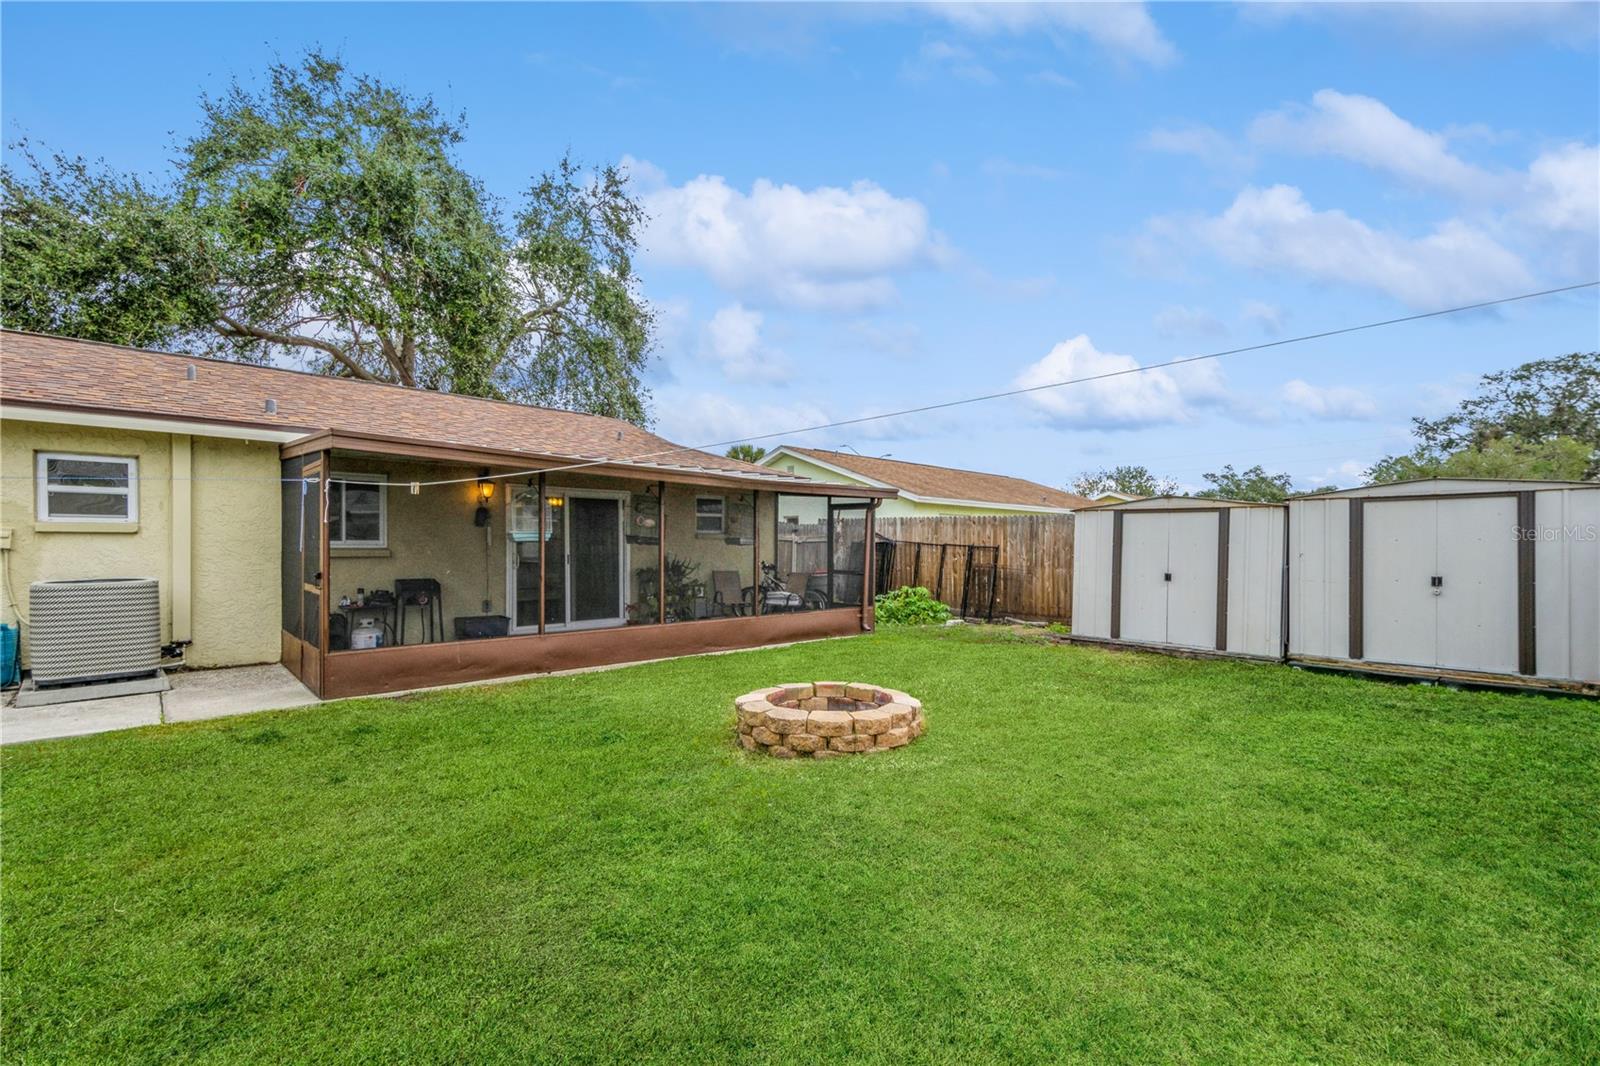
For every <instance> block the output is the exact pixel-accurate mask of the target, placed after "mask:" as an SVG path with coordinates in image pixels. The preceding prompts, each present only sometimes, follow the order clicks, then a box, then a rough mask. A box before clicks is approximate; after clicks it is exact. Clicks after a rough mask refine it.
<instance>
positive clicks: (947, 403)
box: [8, 280, 1600, 488]
mask: <svg viewBox="0 0 1600 1066" xmlns="http://www.w3.org/2000/svg"><path fill="white" fill-rule="evenodd" d="M1597 286H1600V280H1597V281H1584V282H1579V283H1578V284H1576V285H1562V286H1559V287H1557V288H1553V289H1541V290H1539V291H1538V292H1525V293H1519V294H1518V295H1516V296H1502V297H1499V298H1498V299H1494V300H1480V301H1478V302H1477V303H1470V304H1459V305H1457V306H1455V307H1445V308H1441V309H1439V310H1437V311H1421V312H1418V313H1416V314H1411V315H1401V316H1399V317H1397V318H1385V319H1380V320H1378V321H1375V322H1363V323H1361V324H1360V325H1355V326H1341V327H1339V328H1337V329H1326V330H1321V331H1319V332H1317V333H1303V334H1300V335H1299V336H1295V337H1283V338H1280V339H1278V340H1274V341H1263V342H1262V343H1260V344H1247V345H1243V346H1241V347H1238V348H1225V349H1223V350H1221V351H1215V352H1204V353H1202V354H1200V355H1186V356H1180V357H1179V358H1176V359H1168V360H1167V361H1166V362H1163V363H1148V364H1146V365H1143V366H1132V367H1126V368H1124V369H1121V370H1108V371H1105V372H1104V373H1100V374H1086V375H1084V376H1083V377H1076V378H1067V379H1065V380H1062V381H1047V382H1045V383H1043V384H1040V385H1027V386H1022V387H1019V388H1015V389H1004V390H1002V391H999V392H987V393H982V394H979V395H976V396H965V397H962V398H960V399H955V400H942V401H940V402H938V403H929V404H923V405H921V406H919V407H906V408H902V409H901V410H898V411H883V412H879V413H877V414H871V415H860V416H857V417H855V418H844V419H840V420H838V421H836V422H824V423H822V424H820V425H815V426H803V427H800V428H797V429H785V430H778V431H776V432H772V433H757V434H752V435H750V436H747V437H733V438H730V439H728V440H722V441H714V442H711V443H708V444H700V445H694V446H689V445H674V446H673V447H671V448H664V449H661V450H659V451H653V452H643V453H641V454H638V455H632V456H627V457H624V458H616V457H611V458H604V459H588V460H584V461H582V462H576V463H567V464H564V465H561V466H545V467H534V468H531V469H528V470H516V471H512V472H510V473H503V474H491V475H489V477H488V478H478V477H458V478H442V479H438V480H432V481H390V482H387V484H388V485H391V486H410V487H412V488H421V487H428V488H436V487H441V486H446V485H465V484H469V483H474V482H478V481H484V480H488V481H510V480H512V479H516V478H524V477H531V476H533V475H536V474H555V473H563V472H566V471H572V470H585V469H589V468H591V467H596V466H615V465H618V464H623V465H625V464H628V463H637V462H642V461H644V460H646V459H659V458H663V457H665V456H671V455H681V454H684V453H688V452H708V451H712V450H714V449H718V448H729V447H732V446H733V445H735V444H749V443H752V442H754V441H762V440H772V439H774V438H777V437H794V436H799V435H800V434H802V433H816V432H820V431H821V430H825V429H840V428H842V427H845V426H858V425H863V424H865V423H867V422H877V421H881V420H883V419H886V418H903V417H904V416H906V415H917V414H927V413H928V412H930V411H945V410H949V409H950V408H952V407H964V406H966V405H968V404H975V403H986V402H988V401H990V400H1003V399H1007V398H1010V397H1013V396H1026V395H1030V394H1032V393H1038V392H1045V391H1047V390H1049V389H1060V388H1065V387H1066V386H1068V385H1084V384H1087V383H1089V382H1093V381H1105V380H1107V379H1110V378H1118V377H1125V376H1127V375H1130V374H1143V373H1146V372H1148V371H1151V370H1164V369H1166V368H1168V367H1174V366H1184V365H1187V364H1189V363H1199V362H1203V361H1206V360H1210V359H1221V358H1224V357H1226V356H1230V355H1243V354H1245V353H1247V352H1260V351H1265V350H1267V349H1269V348H1282V347H1286V346H1288V345H1291V344H1303V343H1305V342H1306V341H1314V340H1323V339H1326V338H1328V337H1341V336H1345V335H1347V334H1351V333H1361V332H1364V331H1366V330H1373V329H1382V328H1384V327H1386V326H1397V325H1401V324H1403V323H1406V322H1420V321H1423V320H1425V319H1430V318H1441V317H1443V316H1445V315H1456V314H1461V313H1463V312H1466V311H1480V310H1483V309H1484V308H1486V307H1498V306H1501V305H1503V304H1510V303H1518V302H1520V301H1523V300H1534V299H1538V298H1539V297H1542V296H1555V295H1557V294H1559V293H1564V292H1576V291H1578V290H1580V289H1592V288H1595V287H1597ZM680 469H682V470H684V471H695V470H698V471H703V472H707V473H716V472H717V471H716V470H715V469H714V468H707V467H704V466H697V465H694V464H684V465H683V466H682V467H681V468H680ZM723 473H726V471H723ZM8 476H10V477H19V476H23V475H8ZM30 480H31V478H30ZM141 480H142V479H141ZM159 480H163V481H164V480H167V479H166V478H161V479H159ZM187 480H195V481H199V480H206V479H202V478H190V479H187ZM213 480H219V481H266V480H276V481H282V482H295V481H301V480H315V479H302V478H275V479H267V478H217V479H213ZM344 480H345V479H340V478H330V481H339V482H344ZM350 483H352V484H362V485H367V484H375V483H374V482H365V481H362V482H354V481H352V482H350ZM777 484H782V482H781V481H779V482H777Z"/></svg>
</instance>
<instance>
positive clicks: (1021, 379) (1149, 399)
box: [1016, 333, 1226, 429]
mask: <svg viewBox="0 0 1600 1066" xmlns="http://www.w3.org/2000/svg"><path fill="white" fill-rule="evenodd" d="M1138 368H1139V361H1138V360H1137V359H1134V358H1133V357H1132V356H1128V355H1117V354H1115V353H1113V352H1102V351H1100V350H1099V349H1097V348H1096V347H1095V346H1094V344H1093V342H1091V341H1090V340H1089V338H1088V337H1087V336H1085V335H1084V334H1081V333H1080V334H1079V335H1078V336H1076V337H1074V338H1072V339H1071V340H1068V341H1062V342H1061V343H1060V344H1057V345H1056V346H1055V347H1054V348H1052V349H1050V352H1049V354H1048V355H1046V356H1045V357H1044V358H1043V359H1040V360H1039V361H1038V362H1036V363H1033V364H1032V365H1030V366H1028V367H1027V368H1026V369H1025V370H1023V372H1022V373H1021V374H1020V375H1018V377H1017V380H1016V387H1017V388H1035V387H1038V386H1040V385H1048V384H1053V383H1055V382H1061V381H1079V382H1080V383H1079V384H1074V385H1062V386H1060V387H1058V388H1047V389H1041V390H1040V391H1038V392H1033V393H1029V394H1028V395H1027V399H1028V401H1029V402H1030V403H1032V404H1033V406H1034V407H1036V408H1037V409H1038V410H1040V411H1041V412H1043V413H1044V414H1045V415H1046V416H1047V417H1049V418H1050V419H1051V420H1052V421H1056V422H1060V423H1064V424H1068V425H1073V426H1081V427H1087V428H1101V429H1131V428H1135V427H1138V426H1152V425H1159V424H1161V423H1165V422H1183V421H1186V420H1188V419H1189V418H1190V417H1191V416H1192V409H1193V408H1194V407H1195V406H1204V405H1209V404H1215V403H1218V402H1222V401H1223V400H1224V399H1225V396H1226V393H1225V391H1224V389H1223V387H1222V377H1221V372H1220V371H1219V370H1218V368H1217V365H1216V364H1215V363H1213V362H1204V363H1190V364H1186V365H1184V366H1181V367H1169V368H1163V369H1156V370H1144V371H1140V370H1138ZM1105 374H1116V375H1117V376H1115V377H1099V378H1098V380H1092V381H1082V380H1081V379H1083V378H1094V377H1096V376H1098V375H1105Z"/></svg>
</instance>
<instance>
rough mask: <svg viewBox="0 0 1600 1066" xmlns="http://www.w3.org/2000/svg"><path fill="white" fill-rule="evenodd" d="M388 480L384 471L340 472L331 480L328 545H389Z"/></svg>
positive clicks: (351, 546)
mask: <svg viewBox="0 0 1600 1066" xmlns="http://www.w3.org/2000/svg"><path fill="white" fill-rule="evenodd" d="M388 480H389V479H388V476H387V475H384V474H340V473H335V474H334V475H333V476H332V477H331V478H330V479H329V484H328V547H330V548H385V547H388V544H389V501H388V495H389V494H388V492H387V491H386V490H385V488H384V486H385V485H386V484H387V482H388Z"/></svg>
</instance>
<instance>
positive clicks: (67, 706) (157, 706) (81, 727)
mask: <svg viewBox="0 0 1600 1066" xmlns="http://www.w3.org/2000/svg"><path fill="white" fill-rule="evenodd" d="M160 724H161V694H160V693H156V692H151V693H147V694H145V695H142V696H113V697H111V698H109V699H103V700H79V701H77V702H75V703H57V704H53V705H51V706H48V707H7V708H5V709H4V710H3V711H0V744H21V743H23V742H24V741H29V740H49V739H51V738H53V737H81V736H85V735H87V734H89V733H107V732H110V731H111V730H113V729H132V728H134V727H136V726H141V725H160Z"/></svg>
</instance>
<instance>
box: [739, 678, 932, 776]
mask: <svg viewBox="0 0 1600 1066" xmlns="http://www.w3.org/2000/svg"><path fill="white" fill-rule="evenodd" d="M733 706H734V710H735V711H737V712H738V716H739V744H740V745H741V746H742V747H743V748H744V749H745V750H746V751H754V752H761V753H763V754H766V755H771V756H774V757H776V758H779V759H793V758H807V757H809V758H813V759H828V758H832V757H833V756H836V755H865V754H868V753H870V752H877V751H888V750H889V749H890V748H898V747H903V746H904V745H906V744H909V743H911V742H912V741H913V740H915V739H917V738H918V737H920V736H921V735H922V734H923V732H924V730H925V728H926V726H925V725H924V723H923V720H922V702H921V701H920V700H918V699H916V698H915V697H912V696H908V695H906V694H905V693H904V692H900V691H898V690H896V689H892V688H879V687H878V686H877V685H867V684H863V683H861V682H859V681H815V682H810V683H800V684H794V685H777V686H774V687H773V688H763V689H757V690H756V691H754V692H747V693H745V694H744V695H743V696H740V697H739V698H738V699H736V700H734V701H733Z"/></svg>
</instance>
